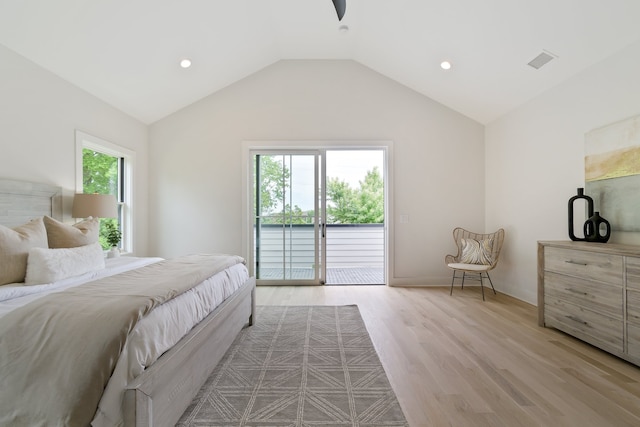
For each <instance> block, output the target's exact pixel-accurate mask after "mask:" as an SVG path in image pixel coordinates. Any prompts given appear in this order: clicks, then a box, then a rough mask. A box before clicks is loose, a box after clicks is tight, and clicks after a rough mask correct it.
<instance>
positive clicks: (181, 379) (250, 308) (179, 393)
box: [0, 179, 256, 427]
mask: <svg viewBox="0 0 640 427" xmlns="http://www.w3.org/2000/svg"><path fill="white" fill-rule="evenodd" d="M61 200H62V189H61V188H60V187H56V186H52V185H47V184H39V183H32V182H25V181H14V180H6V179H0V224H2V225H5V226H8V227H11V226H17V225H21V224H24V223H25V222H27V221H29V220H30V219H32V218H36V217H38V216H43V215H49V216H51V217H53V218H56V219H59V220H61V218H62V203H61ZM255 286H256V282H255V278H253V277H251V278H249V279H248V280H247V281H246V282H245V283H244V284H243V285H242V286H241V288H240V289H239V290H238V291H237V292H235V293H234V294H233V295H232V296H231V297H229V298H227V299H226V300H225V301H224V302H223V303H222V304H221V305H220V306H218V307H217V308H216V309H215V310H214V311H213V312H212V313H210V314H209V315H208V316H207V317H206V318H205V319H204V320H203V321H202V322H200V323H199V324H198V325H196V326H195V327H194V328H193V329H192V330H191V331H190V332H189V333H188V334H187V335H186V336H185V337H183V338H182V339H181V340H180V341H179V342H178V343H177V344H176V345H175V346H174V347H173V348H171V349H170V350H169V351H167V352H166V353H164V354H163V355H162V356H160V358H158V360H157V361H156V362H155V363H154V364H153V365H151V366H150V367H149V368H147V369H146V370H145V371H144V372H143V373H142V374H141V375H139V376H138V377H137V378H135V379H134V380H133V381H132V382H131V383H130V384H129V385H128V386H127V389H126V391H125V401H124V423H125V426H145V427H147V426H148V427H151V426H153V427H157V426H173V425H175V423H176V422H177V421H178V420H179V419H180V417H181V416H182V414H183V413H184V411H185V409H187V407H188V406H189V404H190V403H191V401H192V400H193V398H194V397H195V395H196V393H197V392H198V391H199V390H200V388H201V387H202V385H203V384H204V382H205V381H206V379H207V378H208V377H209V375H210V374H211V372H212V371H213V369H214V368H215V367H216V365H217V364H218V363H219V362H220V360H221V359H222V357H223V356H224V354H225V353H226V352H227V350H228V349H229V347H230V346H231V344H232V343H233V341H234V340H235V338H236V336H237V335H238V333H239V332H240V330H242V328H243V327H245V326H247V325H252V324H253V322H255V305H256V303H255Z"/></svg>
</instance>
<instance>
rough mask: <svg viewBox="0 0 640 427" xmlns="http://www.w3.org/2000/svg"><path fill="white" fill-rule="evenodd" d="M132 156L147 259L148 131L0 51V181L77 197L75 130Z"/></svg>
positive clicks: (140, 249)
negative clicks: (45, 185)
mask: <svg viewBox="0 0 640 427" xmlns="http://www.w3.org/2000/svg"><path fill="white" fill-rule="evenodd" d="M76 129H79V130H82V131H84V132H86V133H88V134H91V135H94V136H97V137H99V138H101V139H104V140H107V141H109V142H112V143H114V144H117V145H120V146H122V147H125V148H128V149H130V150H133V151H135V152H136V158H137V163H136V166H137V167H136V176H135V194H134V196H135V208H136V211H135V212H136V217H135V220H136V230H135V235H134V247H135V248H136V254H139V255H146V253H147V235H148V234H147V221H146V218H147V216H148V205H147V182H148V181H147V127H146V126H145V125H144V124H142V123H140V122H138V121H137V120H135V119H133V118H131V117H129V116H127V115H125V114H124V113H122V112H120V111H119V110H116V109H115V108H113V107H111V106H109V105H107V104H106V103H104V102H102V101H100V100H99V99H97V98H95V97H94V96H92V95H89V94H88V93H87V92H85V91H83V90H81V89H79V88H78V87H76V86H73V85H72V84H70V83H68V82H66V81H65V80H63V79H61V78H59V77H57V76H56V75H54V74H52V73H50V72H48V71H46V70H44V69H43V68H41V67H39V66H38V65H36V64H34V63H33V62H30V61H28V60H26V59H25V58H24V57H22V56H20V55H17V54H16V53H15V52H13V51H11V50H9V49H7V48H5V47H4V46H2V45H0V178H9V179H17V180H27V181H35V182H43V183H48V184H53V185H58V186H61V187H62V188H63V193H64V200H63V209H64V215H65V219H66V220H67V221H71V218H70V216H71V203H72V199H73V194H74V193H75V190H76V188H75V130H76Z"/></svg>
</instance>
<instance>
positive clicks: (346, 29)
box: [338, 25, 349, 34]
mask: <svg viewBox="0 0 640 427" xmlns="http://www.w3.org/2000/svg"><path fill="white" fill-rule="evenodd" d="M338 31H340V34H346V33H348V32H349V26H347V25H340V26H339V27H338Z"/></svg>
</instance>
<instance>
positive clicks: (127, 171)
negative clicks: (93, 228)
mask: <svg viewBox="0 0 640 427" xmlns="http://www.w3.org/2000/svg"><path fill="white" fill-rule="evenodd" d="M85 148H87V149H89V150H93V151H97V152H99V153H103V154H106V155H108V156H113V157H122V158H124V170H123V171H122V172H123V174H124V182H123V184H122V185H123V188H124V195H123V196H124V197H123V201H122V202H120V201H118V203H119V204H120V205H121V206H122V223H121V224H120V227H121V229H122V251H123V252H124V253H133V252H134V244H133V229H134V226H133V211H134V204H133V188H134V186H133V171H134V169H135V160H136V153H135V152H134V151H131V150H128V149H126V148H124V147H121V146H119V145H116V144H114V143H111V142H109V141H105V140H104V139H101V138H98V137H95V136H93V135H89V134H87V133H84V132H82V131H79V130H76V193H82V192H83V181H82V178H83V170H82V150H83V149H85Z"/></svg>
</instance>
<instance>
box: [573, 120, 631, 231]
mask: <svg viewBox="0 0 640 427" xmlns="http://www.w3.org/2000/svg"><path fill="white" fill-rule="evenodd" d="M584 164H585V194H587V195H589V196H591V197H592V198H593V201H594V205H595V210H596V211H599V212H600V215H601V216H603V217H604V218H606V219H607V220H608V221H609V222H610V223H611V229H612V230H613V231H636V232H637V231H640V116H635V117H631V118H628V119H625V120H622V121H619V122H616V123H613V124H610V125H607V126H604V127H601V128H598V129H594V130H592V131H590V132H589V133H587V134H586V135H585V162H584Z"/></svg>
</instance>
